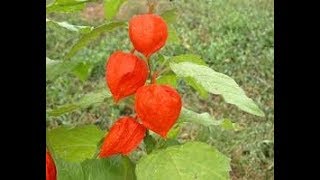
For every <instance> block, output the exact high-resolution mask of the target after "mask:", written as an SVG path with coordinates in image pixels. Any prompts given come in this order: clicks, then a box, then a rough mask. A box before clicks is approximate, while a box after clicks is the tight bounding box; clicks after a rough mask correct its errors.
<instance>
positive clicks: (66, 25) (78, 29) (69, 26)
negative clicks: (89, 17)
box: [46, 18, 92, 33]
mask: <svg viewBox="0 0 320 180" xmlns="http://www.w3.org/2000/svg"><path fill="white" fill-rule="evenodd" d="M46 23H47V25H55V26H57V27H61V28H64V29H67V30H69V31H74V32H80V33H87V32H89V31H90V30H91V29H92V27H90V26H77V25H73V24H70V23H68V22H66V21H63V22H58V21H54V20H51V19H48V18H47V19H46Z"/></svg>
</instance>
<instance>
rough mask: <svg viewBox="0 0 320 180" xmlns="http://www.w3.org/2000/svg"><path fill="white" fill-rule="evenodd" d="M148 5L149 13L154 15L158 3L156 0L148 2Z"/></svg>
mask: <svg viewBox="0 0 320 180" xmlns="http://www.w3.org/2000/svg"><path fill="white" fill-rule="evenodd" d="M147 5H148V7H149V9H148V13H149V14H152V13H153V12H154V9H155V7H156V1H155V0H148V3H147Z"/></svg>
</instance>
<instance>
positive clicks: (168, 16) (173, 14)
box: [161, 9, 177, 24]
mask: <svg viewBox="0 0 320 180" xmlns="http://www.w3.org/2000/svg"><path fill="white" fill-rule="evenodd" d="M161 17H162V18H163V19H164V21H166V23H167V24H172V23H174V22H175V21H176V19H177V9H170V10H168V11H165V12H163V13H162V14H161Z"/></svg>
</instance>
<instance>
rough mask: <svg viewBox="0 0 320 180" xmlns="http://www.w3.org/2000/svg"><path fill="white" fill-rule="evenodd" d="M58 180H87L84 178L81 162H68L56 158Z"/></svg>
mask: <svg viewBox="0 0 320 180" xmlns="http://www.w3.org/2000/svg"><path fill="white" fill-rule="evenodd" d="M55 164H56V168H57V172H58V173H57V176H58V178H57V179H58V180H87V179H86V178H85V176H84V173H83V170H82V166H81V164H80V162H67V161H64V160H63V159H61V158H55Z"/></svg>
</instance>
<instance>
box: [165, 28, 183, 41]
mask: <svg viewBox="0 0 320 180" xmlns="http://www.w3.org/2000/svg"><path fill="white" fill-rule="evenodd" d="M167 43H172V44H181V40H180V37H179V36H178V34H177V31H176V30H175V29H174V27H172V26H169V30H168V40H167Z"/></svg>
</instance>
